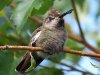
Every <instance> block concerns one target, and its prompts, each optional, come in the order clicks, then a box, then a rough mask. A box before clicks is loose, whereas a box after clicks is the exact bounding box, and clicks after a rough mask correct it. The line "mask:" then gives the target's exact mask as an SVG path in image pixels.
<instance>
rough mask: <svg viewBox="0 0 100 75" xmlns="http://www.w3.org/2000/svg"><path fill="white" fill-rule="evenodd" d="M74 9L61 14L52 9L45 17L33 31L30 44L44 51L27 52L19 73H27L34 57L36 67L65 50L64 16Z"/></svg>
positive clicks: (20, 64)
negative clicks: (40, 24)
mask: <svg viewBox="0 0 100 75" xmlns="http://www.w3.org/2000/svg"><path fill="white" fill-rule="evenodd" d="M72 10H73V9H71V10H69V11H67V12H65V13H63V14H61V13H60V12H59V11H57V10H55V9H50V10H49V11H48V12H47V13H46V15H45V17H44V19H43V23H42V26H40V27H39V28H37V29H36V30H35V31H34V32H33V33H32V38H31V40H30V43H29V46H32V47H41V48H43V51H36V52H35V51H33V52H29V51H28V52H26V54H25V55H24V57H23V59H22V60H21V62H20V63H19V64H18V66H17V67H16V70H17V71H18V72H19V73H25V72H26V70H27V69H28V68H29V67H30V66H31V61H32V58H34V60H35V62H36V65H35V68H36V67H37V66H38V65H39V64H40V63H41V62H42V61H43V60H44V59H45V58H47V57H49V56H51V55H53V54H55V53H59V52H62V51H63V46H64V42H65V41H66V38H67V33H66V28H65V24H64V19H63V17H64V16H65V15H67V14H70V13H71V12H72Z"/></svg>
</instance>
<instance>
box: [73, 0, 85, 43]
mask: <svg viewBox="0 0 100 75" xmlns="http://www.w3.org/2000/svg"><path fill="white" fill-rule="evenodd" d="M71 3H72V7H73V9H74V12H75V17H76V20H77V23H78V27H79V30H80V34H81V37H82V38H83V41H84V40H85V37H84V33H83V31H82V28H81V24H80V21H79V17H78V13H77V9H76V6H75V0H71Z"/></svg>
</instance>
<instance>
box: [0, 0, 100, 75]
mask: <svg viewBox="0 0 100 75" xmlns="http://www.w3.org/2000/svg"><path fill="white" fill-rule="evenodd" d="M71 1H72V0H0V45H28V43H29V40H30V38H31V34H32V32H33V31H34V30H35V29H36V28H38V27H39V26H40V25H39V24H38V23H36V21H34V20H32V19H30V18H28V16H36V17H38V18H40V19H41V20H42V19H43V15H44V14H45V13H46V11H48V10H49V9H50V8H55V9H57V10H59V11H60V12H61V13H63V12H65V11H67V10H69V9H72V8H73V7H72V2H71ZM74 3H75V4H76V8H77V11H78V16H79V20H80V23H81V26H82V29H83V32H84V35H85V38H86V40H87V41H88V42H89V43H90V44H91V45H92V46H94V47H96V48H98V49H99V48H100V0H74ZM64 19H65V23H66V30H67V31H68V34H72V33H73V34H74V35H78V36H80V32H79V28H78V25H77V21H76V19H75V17H74V12H73V13H72V14H70V15H67V16H65V17H64ZM65 46H68V47H70V48H71V49H76V50H79V51H87V52H91V51H90V50H89V49H88V48H86V47H85V46H84V45H83V44H81V43H78V42H77V41H74V40H72V39H70V38H68V40H67V41H66V42H65ZM24 53H25V52H24V51H21V50H18V51H14V50H13V51H10V50H9V51H8V50H0V75H18V73H17V72H16V71H15V67H16V65H17V64H18V63H19V62H20V60H21V58H22V56H23V55H24ZM91 63H93V64H95V65H97V66H99V65H100V64H99V63H100V59H96V58H89V57H83V56H79V55H74V54H69V53H60V54H59V55H56V54H55V55H54V56H52V57H50V58H48V59H45V60H44V61H43V62H42V63H41V64H40V66H39V67H37V68H36V69H35V70H34V71H32V72H30V73H29V74H27V75H55V74H56V75H91V73H92V74H95V75H96V74H98V75H100V69H99V68H96V67H94V66H93V64H91ZM73 68H75V69H73ZM77 69H78V70H77Z"/></svg>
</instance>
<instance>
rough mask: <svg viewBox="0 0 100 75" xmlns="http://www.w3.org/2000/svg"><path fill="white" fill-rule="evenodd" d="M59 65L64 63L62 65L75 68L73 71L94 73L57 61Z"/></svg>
mask: <svg viewBox="0 0 100 75" xmlns="http://www.w3.org/2000/svg"><path fill="white" fill-rule="evenodd" d="M59 64H60V65H64V66H67V67H70V68H71V69H72V70H75V71H78V72H82V73H84V74H91V75H94V74H92V73H91V72H88V71H82V70H80V69H77V68H76V67H73V66H71V65H68V64H65V63H62V62H61V63H59Z"/></svg>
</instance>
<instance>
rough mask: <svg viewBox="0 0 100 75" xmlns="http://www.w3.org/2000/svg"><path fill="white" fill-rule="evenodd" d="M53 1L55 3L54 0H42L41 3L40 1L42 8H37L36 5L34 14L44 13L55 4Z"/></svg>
mask: <svg viewBox="0 0 100 75" xmlns="http://www.w3.org/2000/svg"><path fill="white" fill-rule="evenodd" d="M37 1H38V0H37ZM53 3H54V0H42V1H41V3H40V4H41V7H40V8H38V9H36V7H35V8H33V10H32V15H34V14H44V13H45V12H46V11H47V10H49V9H50V8H51V7H52V6H53ZM39 6H40V5H39Z"/></svg>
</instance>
